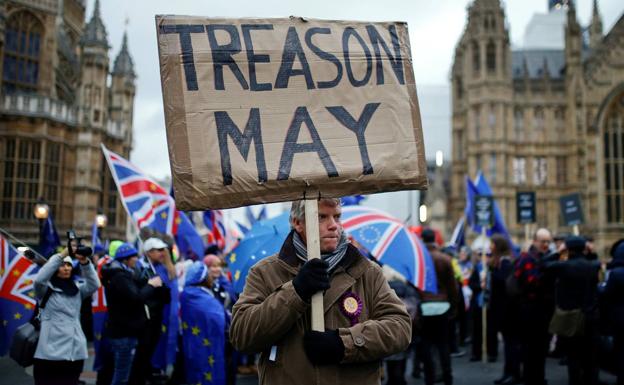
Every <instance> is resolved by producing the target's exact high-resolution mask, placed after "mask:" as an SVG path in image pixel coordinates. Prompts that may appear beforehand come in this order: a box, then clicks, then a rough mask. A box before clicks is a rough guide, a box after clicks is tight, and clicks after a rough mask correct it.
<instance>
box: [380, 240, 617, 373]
mask: <svg viewBox="0 0 624 385" xmlns="http://www.w3.org/2000/svg"><path fill="white" fill-rule="evenodd" d="M422 240H423V242H424V243H425V245H426V246H427V248H428V250H429V252H430V254H431V256H432V258H433V262H434V266H435V270H436V274H437V278H438V280H437V281H438V282H437V285H438V287H437V289H438V292H437V294H432V293H427V292H419V291H418V290H416V291H415V293H414V294H413V296H414V297H415V298H416V299H415V300H416V301H417V302H418V303H419V311H418V312H416V313H415V314H416V319H414V325H416V326H415V327H414V330H415V333H414V336H413V341H412V342H413V343H412V345H413V346H412V348H411V349H413V350H414V351H415V355H414V364H413V371H412V373H411V375H412V376H413V377H416V378H420V377H421V376H422V377H423V378H424V382H425V384H434V383H438V382H440V383H444V384H452V383H453V373H452V368H451V358H452V357H455V358H457V359H459V357H462V356H463V355H464V354H465V351H463V350H460V348H461V347H462V346H463V347H466V348H467V349H468V348H469V350H470V353H471V354H470V356H469V358H468V359H469V360H470V361H471V362H488V363H494V362H497V361H498V360H499V359H501V357H500V356H501V354H499V345H500V346H502V352H501V353H502V356H503V357H502V359H503V372H502V373H501V376H500V378H498V379H497V380H495V381H494V384H504V385H509V384H526V385H546V384H547V383H548V380H547V377H548V373H547V371H546V358H547V357H548V356H551V357H556V358H559V364H561V365H567V371H568V383H569V384H571V385H577V384H579V385H580V384H583V385H598V384H604V382H601V381H600V379H599V372H600V370H601V369H605V370H608V371H610V372H611V373H613V374H614V375H616V377H617V384H618V385H620V384H624V338H623V337H624V329H623V328H622V326H623V325H624V239H622V240H620V241H618V242H616V243H615V244H614V245H613V246H612V247H611V250H610V253H609V255H608V256H604V258H603V259H601V258H599V256H598V255H597V254H596V252H595V250H594V246H593V242H592V240H591V238H584V237H581V236H569V235H558V236H556V237H554V238H553V236H552V234H551V232H550V231H549V230H547V229H539V230H537V231H536V233H535V234H534V237H533V240H532V242H531V243H530V245H527V247H526V248H525V250H518V249H516V250H514V248H513V246H512V243H511V242H510V240H509V239H508V238H507V237H505V236H503V235H502V234H493V235H492V236H491V237H490V241H489V245H488V246H480V247H479V248H475V249H473V250H471V249H470V248H469V247H466V246H465V247H462V248H460V249H459V250H455V249H454V248H453V247H445V248H440V247H439V245H437V244H436V242H435V233H434V232H433V231H432V230H428V229H425V230H424V231H423V232H422ZM484 263H485V266H484ZM391 284H392V283H391ZM395 290H396V289H395ZM396 291H397V294H399V296H400V297H401V298H402V299H404V300H405V301H407V302H406V306H408V303H412V302H413V301H414V300H413V299H411V298H410V295H407V296H404V295H403V294H402V293H404V292H405V290H404V289H401V290H396ZM409 306H411V305H409ZM460 309H461V310H460ZM484 309H485V311H484ZM484 316H485V318H484ZM484 319H485V325H484V324H483V320H484ZM484 338H485V343H484V341H483V339H484ZM432 347H433V348H434V349H432ZM434 352H435V354H434ZM402 358H403V359H405V360H406V359H407V357H402ZM387 367H388V381H387V384H388V385H395V384H396V385H402V384H406V380H405V376H406V374H407V373H405V362H403V363H397V362H396V361H389V362H388V365H387ZM397 367H401V368H402V369H401V370H402V371H401V372H400V373H398V372H397V370H396V369H395V368H397Z"/></svg>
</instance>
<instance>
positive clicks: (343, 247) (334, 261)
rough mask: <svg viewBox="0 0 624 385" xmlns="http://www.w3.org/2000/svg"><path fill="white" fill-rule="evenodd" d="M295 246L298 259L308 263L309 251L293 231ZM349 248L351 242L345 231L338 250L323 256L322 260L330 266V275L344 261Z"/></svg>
mask: <svg viewBox="0 0 624 385" xmlns="http://www.w3.org/2000/svg"><path fill="white" fill-rule="evenodd" d="M293 245H294V246H295V251H296V252H297V258H299V259H300V260H302V261H303V262H304V263H305V262H307V261H308V249H307V247H306V245H305V244H304V243H303V240H302V239H301V237H300V236H299V234H298V233H297V232H296V231H293ZM347 246H349V241H348V240H347V236H346V235H345V233H344V231H343V232H342V235H341V236H340V240H339V241H338V247H336V250H334V251H333V252H331V253H326V254H321V259H322V260H323V261H325V262H327V263H328V264H329V269H328V272H329V273H331V272H332V271H334V269H335V268H336V266H338V264H339V263H340V261H342V258H343V257H344V256H345V254H346V253H347Z"/></svg>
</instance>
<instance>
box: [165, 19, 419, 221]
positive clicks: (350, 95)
mask: <svg viewBox="0 0 624 385" xmlns="http://www.w3.org/2000/svg"><path fill="white" fill-rule="evenodd" d="M156 26H157V33H158V47H159V56H160V69H161V80H162V88H163V99H164V100H163V101H164V110H165V118H166V125H167V139H168V146H169V157H170V162H171V171H172V175H173V184H174V190H175V195H176V203H177V205H178V207H179V208H180V209H183V210H192V209H206V208H228V207H236V206H241V205H248V204H256V203H268V202H279V201H287V200H296V199H302V198H304V197H306V196H307V197H310V196H314V197H316V196H324V197H338V196H343V195H350V194H355V193H358V194H361V193H373V192H381V191H395V190H406V189H422V188H426V186H427V176H426V165H425V158H424V145H423V139H422V127H421V120H420V111H419V108H418V99H417V96H416V85H415V82H414V74H413V70H412V62H411V61H412V59H411V54H410V45H409V39H408V32H407V25H406V24H405V23H399V22H396V23H395V22H384V23H365V22H351V21H324V20H309V19H303V18H294V17H293V18H290V19H209V18H202V17H191V16H157V17H156Z"/></svg>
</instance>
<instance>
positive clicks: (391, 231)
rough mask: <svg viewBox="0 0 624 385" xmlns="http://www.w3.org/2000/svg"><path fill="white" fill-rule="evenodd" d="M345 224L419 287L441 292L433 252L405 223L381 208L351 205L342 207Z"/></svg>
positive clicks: (371, 248)
mask: <svg viewBox="0 0 624 385" xmlns="http://www.w3.org/2000/svg"><path fill="white" fill-rule="evenodd" d="M342 225H343V227H344V229H345V231H347V233H349V235H351V236H352V237H353V238H354V239H355V240H356V241H358V242H359V243H360V244H362V246H364V247H365V248H366V249H367V250H369V251H370V252H371V254H372V255H373V256H374V257H375V258H376V259H377V260H378V261H379V262H381V263H382V264H387V265H388V266H390V267H391V268H393V269H394V270H396V271H398V272H399V273H400V274H401V275H403V276H404V277H405V279H407V280H408V281H409V282H411V283H412V284H413V285H414V286H416V287H418V288H419V289H421V290H425V291H429V292H433V293H435V292H437V280H436V275H435V268H434V267H433V260H432V259H431V255H430V254H429V251H427V248H426V247H425V246H424V245H423V243H422V242H421V241H420V239H418V237H417V236H416V235H414V234H412V233H411V232H410V231H409V230H408V229H407V227H406V226H405V225H404V224H403V222H401V221H400V220H398V219H396V218H394V217H392V216H390V215H389V214H387V213H385V212H383V211H381V210H376V209H372V208H369V207H363V206H347V207H343V208H342Z"/></svg>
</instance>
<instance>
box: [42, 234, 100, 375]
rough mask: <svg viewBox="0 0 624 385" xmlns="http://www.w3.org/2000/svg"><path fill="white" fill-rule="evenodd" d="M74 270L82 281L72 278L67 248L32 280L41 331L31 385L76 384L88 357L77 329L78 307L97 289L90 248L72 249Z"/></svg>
mask: <svg viewBox="0 0 624 385" xmlns="http://www.w3.org/2000/svg"><path fill="white" fill-rule="evenodd" d="M72 251H73V252H72V253H71V254H74V256H75V258H76V260H77V261H78V264H77V267H78V268H79V269H80V275H81V276H82V277H83V278H84V282H81V281H75V280H74V279H73V277H72V271H73V269H74V265H73V259H72V258H71V257H70V256H69V254H70V251H69V250H68V249H65V250H63V251H62V252H61V253H59V254H55V255H53V256H52V257H50V259H49V260H48V262H47V263H46V264H45V265H43V266H42V267H41V269H40V270H39V273H37V276H36V278H35V282H34V287H35V295H36V297H37V299H38V300H39V302H43V299H44V297H47V302H46V305H45V308H43V309H41V313H40V315H41V331H40V334H39V343H38V344H37V350H36V351H35V362H34V367H33V376H34V378H35V385H57V384H59V385H60V384H63V385H72V384H77V383H78V379H79V377H80V373H81V372H82V366H83V363H84V360H85V359H86V358H87V357H88V354H87V340H86V338H85V335H84V333H83V332H82V327H81V326H80V305H81V304H82V301H83V300H84V299H85V298H87V297H89V296H91V294H93V293H94V292H95V291H96V290H97V288H98V287H99V286H100V281H99V280H98V277H97V273H96V272H95V268H94V267H93V264H92V263H91V262H90V261H89V258H88V257H89V256H90V254H91V249H90V248H88V247H80V246H79V247H74V246H72Z"/></svg>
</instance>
